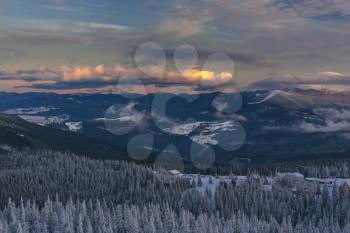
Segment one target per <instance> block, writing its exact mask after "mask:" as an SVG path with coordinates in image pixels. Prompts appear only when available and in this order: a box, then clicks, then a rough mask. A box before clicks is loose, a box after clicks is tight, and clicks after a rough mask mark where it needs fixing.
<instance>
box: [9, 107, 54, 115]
mask: <svg viewBox="0 0 350 233" xmlns="http://www.w3.org/2000/svg"><path fill="white" fill-rule="evenodd" d="M52 110H56V108H53V107H33V108H14V109H9V110H6V111H4V112H3V113H5V114H11V115H35V114H38V113H43V112H49V111H52Z"/></svg>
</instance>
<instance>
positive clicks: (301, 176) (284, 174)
mask: <svg viewBox="0 0 350 233" xmlns="http://www.w3.org/2000/svg"><path fill="white" fill-rule="evenodd" d="M286 176H291V177H295V178H300V179H304V175H303V174H300V173H297V172H293V173H279V172H278V173H277V177H278V178H283V177H286Z"/></svg>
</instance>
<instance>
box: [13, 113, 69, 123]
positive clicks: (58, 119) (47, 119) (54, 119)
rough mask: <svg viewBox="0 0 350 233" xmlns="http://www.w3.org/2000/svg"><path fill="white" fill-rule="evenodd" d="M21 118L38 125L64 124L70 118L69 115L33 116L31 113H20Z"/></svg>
mask: <svg viewBox="0 0 350 233" xmlns="http://www.w3.org/2000/svg"><path fill="white" fill-rule="evenodd" d="M19 117H20V118H22V119H24V120H26V121H28V122H30V123H33V124H38V125H42V126H45V125H50V124H62V123H63V122H65V121H67V120H68V119H69V116H68V115H65V114H64V115H59V116H31V115H19Z"/></svg>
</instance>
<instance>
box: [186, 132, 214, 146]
mask: <svg viewBox="0 0 350 233" xmlns="http://www.w3.org/2000/svg"><path fill="white" fill-rule="evenodd" d="M215 135H216V134H207V135H197V136H192V137H191V139H192V141H194V142H196V143H198V144H199V145H207V144H209V145H217V144H218V143H219V142H218V141H217V140H215V139H213V137H215Z"/></svg>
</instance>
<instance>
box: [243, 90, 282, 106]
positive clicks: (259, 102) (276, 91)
mask: <svg viewBox="0 0 350 233" xmlns="http://www.w3.org/2000/svg"><path fill="white" fill-rule="evenodd" d="M281 93H284V91H281V90H273V91H271V92H270V94H269V95H268V96H266V97H265V98H264V99H263V100H261V101H258V102H253V103H248V104H261V103H263V102H265V101H267V100H269V99H271V98H273V97H275V96H277V95H279V94H281Z"/></svg>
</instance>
